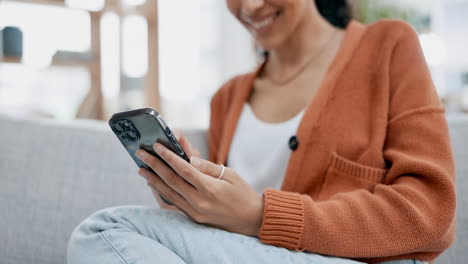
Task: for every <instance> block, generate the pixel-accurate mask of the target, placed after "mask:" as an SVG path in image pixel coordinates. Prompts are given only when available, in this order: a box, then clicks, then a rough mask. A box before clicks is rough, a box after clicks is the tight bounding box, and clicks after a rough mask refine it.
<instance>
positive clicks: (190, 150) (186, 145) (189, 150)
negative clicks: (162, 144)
mask: <svg viewBox="0 0 468 264" xmlns="http://www.w3.org/2000/svg"><path fill="white" fill-rule="evenodd" d="M173 132H174V135H175V137H176V138H177V141H179V144H180V145H181V146H182V149H184V151H185V153H186V154H187V156H188V157H189V158H190V157H192V156H195V157H199V158H201V154H200V151H198V150H197V149H196V148H194V147H193V146H192V145H191V144H190V142H189V141H188V139H187V137H185V135H184V134H183V133H182V132H181V131H180V130H178V129H174V130H173ZM148 187H150V189H151V191H152V192H153V195H154V197H155V198H156V201H157V202H158V204H159V206H160V207H161V208H163V209H169V210H179V209H178V208H177V207H175V206H173V205H169V204H167V203H166V202H164V201H163V199H161V196H160V194H159V192H158V191H157V190H156V189H155V188H154V187H152V186H151V185H148Z"/></svg>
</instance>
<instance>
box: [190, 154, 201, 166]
mask: <svg viewBox="0 0 468 264" xmlns="http://www.w3.org/2000/svg"><path fill="white" fill-rule="evenodd" d="M190 163H191V164H192V165H193V166H195V167H200V165H201V159H200V158H198V157H195V156H191V157H190Z"/></svg>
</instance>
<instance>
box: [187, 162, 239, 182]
mask: <svg viewBox="0 0 468 264" xmlns="http://www.w3.org/2000/svg"><path fill="white" fill-rule="evenodd" d="M190 163H191V164H192V165H193V166H194V167H195V168H197V169H198V170H199V171H200V172H201V173H203V174H206V175H208V176H211V177H213V178H215V179H218V178H219V177H220V176H221V173H223V177H222V178H221V179H222V180H225V181H227V182H231V181H232V177H231V174H230V173H228V171H227V170H228V169H229V168H227V167H225V168H224V172H223V167H222V166H221V165H218V164H216V163H213V162H211V161H208V160H205V159H201V158H198V157H194V156H192V157H190Z"/></svg>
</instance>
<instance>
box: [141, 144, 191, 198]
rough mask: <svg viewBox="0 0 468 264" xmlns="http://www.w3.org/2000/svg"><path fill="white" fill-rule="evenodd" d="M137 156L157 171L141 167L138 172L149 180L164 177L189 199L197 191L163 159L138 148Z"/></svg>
mask: <svg viewBox="0 0 468 264" xmlns="http://www.w3.org/2000/svg"><path fill="white" fill-rule="evenodd" d="M136 155H137V157H138V158H139V159H140V160H141V161H143V162H144V163H145V164H147V165H148V166H149V167H150V168H151V169H152V170H153V171H154V172H155V173H156V174H155V173H152V172H150V171H149V170H147V169H144V168H140V169H139V170H138V174H140V175H142V176H144V177H145V178H146V179H147V180H148V181H150V180H151V179H154V178H160V179H162V180H163V181H164V182H165V183H166V184H167V185H169V186H170V187H171V188H172V189H174V190H175V191H176V192H178V193H179V194H181V195H182V196H184V197H185V198H187V199H191V198H192V197H193V195H194V192H196V189H195V188H194V187H193V186H192V185H190V183H188V182H187V181H185V180H184V179H183V178H182V177H180V176H179V175H177V174H176V173H175V172H174V171H173V170H172V169H171V168H170V167H168V166H167V165H166V164H164V163H163V162H162V161H161V160H159V159H158V158H156V157H154V156H153V155H150V154H149V153H148V152H146V151H144V150H138V151H137V153H136Z"/></svg>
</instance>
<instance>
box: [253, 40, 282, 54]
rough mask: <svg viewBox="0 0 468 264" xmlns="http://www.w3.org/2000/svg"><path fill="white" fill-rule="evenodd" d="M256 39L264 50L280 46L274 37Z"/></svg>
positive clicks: (279, 42)
mask: <svg viewBox="0 0 468 264" xmlns="http://www.w3.org/2000/svg"><path fill="white" fill-rule="evenodd" d="M256 41H257V43H258V44H259V45H260V46H261V47H262V49H263V50H266V51H270V50H275V49H277V48H278V47H280V46H281V41H280V40H279V39H278V38H275V37H270V38H262V39H258V38H257V39H256Z"/></svg>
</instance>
